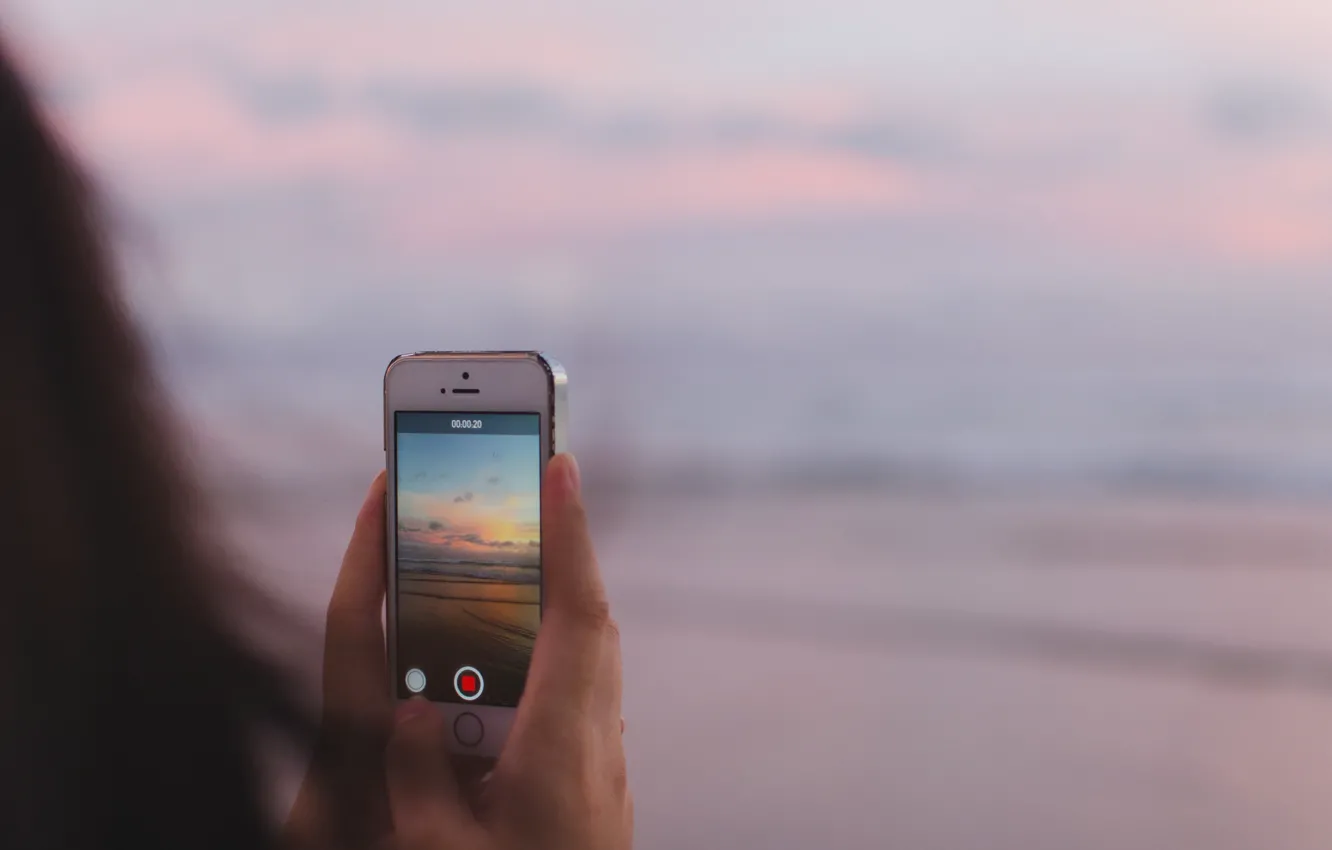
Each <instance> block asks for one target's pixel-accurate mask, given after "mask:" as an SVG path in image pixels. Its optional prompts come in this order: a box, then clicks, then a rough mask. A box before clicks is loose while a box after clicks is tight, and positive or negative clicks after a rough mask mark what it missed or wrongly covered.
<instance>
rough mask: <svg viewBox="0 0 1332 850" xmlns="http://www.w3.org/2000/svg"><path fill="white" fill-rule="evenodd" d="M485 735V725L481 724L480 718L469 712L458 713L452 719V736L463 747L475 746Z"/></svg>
mask: <svg viewBox="0 0 1332 850" xmlns="http://www.w3.org/2000/svg"><path fill="white" fill-rule="evenodd" d="M485 736H486V727H485V726H483V725H482V724H481V718H479V717H477V716H476V715H475V714H472V713H471V712H468V713H466V714H459V715H458V719H457V720H454V721H453V737H454V738H456V739H457V740H458V743H460V744H462V745H463V746H464V747H475V746H476V745H477V744H479V743H481V739H482V738H484V737H485Z"/></svg>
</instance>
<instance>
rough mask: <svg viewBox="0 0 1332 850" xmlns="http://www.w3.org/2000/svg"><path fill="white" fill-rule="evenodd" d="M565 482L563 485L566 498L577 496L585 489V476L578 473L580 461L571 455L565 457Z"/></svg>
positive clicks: (563, 471)
mask: <svg viewBox="0 0 1332 850" xmlns="http://www.w3.org/2000/svg"><path fill="white" fill-rule="evenodd" d="M562 474H563V475H564V480H563V482H561V483H562V486H563V489H564V494H565V495H566V496H577V495H578V493H579V492H580V491H581V490H582V489H583V474H582V473H581V472H579V471H578V459H577V458H575V457H574V456H573V455H571V454H566V455H565V456H564V468H563V470H562Z"/></svg>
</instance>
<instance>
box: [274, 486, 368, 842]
mask: <svg viewBox="0 0 1332 850" xmlns="http://www.w3.org/2000/svg"><path fill="white" fill-rule="evenodd" d="M384 488H385V474H384V473H382V472H381V473H380V474H379V475H378V476H376V477H375V480H374V482H372V483H371V485H370V492H369V493H367V494H366V497H365V502H364V504H362V505H361V510H360V513H359V514H358V515H357V517H356V527H355V529H354V530H353V532H352V538H351V542H350V543H349V544H348V545H347V552H346V554H345V555H344V556H343V559H342V569H341V570H340V571H339V572H338V580H337V584H336V586H335V587H334V589H333V596H332V599H330V601H329V604H328V614H327V618H326V628H325V632H324V671H323V693H324V700H323V711H322V714H321V720H320V724H319V729H318V738H317V740H316V741H315V749H314V753H313V757H312V759H311V763H310V767H309V769H308V770H307V772H306V776H305V780H304V782H302V784H301V788H300V791H299V792H298V793H297V796H296V802H295V804H294V805H293V806H292V810H291V814H290V815H289V816H288V818H287V823H286V824H285V825H284V827H283V829H282V835H281V841H282V845H283V846H284V847H287V848H293V850H295V849H296V848H299V849H300V850H304V848H310V850H314V848H318V849H319V850H329V848H362V847H370V846H374V845H376V844H379V843H380V842H381V841H382V840H383V839H384V838H386V837H387V836H388V834H389V831H390V829H391V822H390V817H389V810H388V800H387V796H386V792H385V786H384V746H385V744H386V742H387V740H388V737H389V732H390V730H391V728H392V724H393V702H392V699H391V696H390V690H389V684H388V661H387V659H386V655H385V647H384V624H383V610H384V582H385V562H384V559H385V552H386V545H387V541H386V539H385V537H384V535H385V533H386V530H385V506H384Z"/></svg>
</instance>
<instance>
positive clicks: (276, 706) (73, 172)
mask: <svg viewBox="0 0 1332 850" xmlns="http://www.w3.org/2000/svg"><path fill="white" fill-rule="evenodd" d="M114 278H115V275H114V272H113V264H112V263H111V261H110V255H109V251H108V248H107V240H106V238H105V234H104V232H103V216H102V214H101V211H100V209H99V205H98V202H97V200H96V198H95V194H94V192H93V191H92V190H91V189H90V184H89V180H88V178H87V177H86V176H85V174H84V173H83V172H82V171H81V170H80V169H79V168H78V167H77V166H76V164H75V162H74V160H73V158H72V157H71V156H70V154H69V153H68V151H67V150H66V149H65V148H64V146H63V145H62V144H61V142H60V140H59V139H58V137H57V136H56V134H55V133H54V132H53V130H52V128H51V127H50V126H49V124H48V123H47V122H46V121H45V120H44V118H43V117H42V115H41V114H40V112H39V110H38V108H37V106H36V103H35V99H34V97H33V95H32V93H31V91H30V90H29V88H28V87H27V86H26V85H25V83H24V81H23V80H22V78H21V77H20V76H19V74H18V72H17V70H16V69H15V68H14V67H13V65H12V64H11V62H10V61H9V59H8V57H7V55H6V53H5V51H4V49H3V47H2V46H0V486H3V488H4V489H5V490H7V491H8V492H7V494H6V495H5V497H4V498H0V789H3V792H0V847H6V848H16V850H17V848H24V850H27V848H73V847H79V848H112V847H115V848H122V847H123V848H159V847H167V846H170V847H189V848H223V847H225V848H262V847H264V846H268V845H270V844H271V843H272V842H273V838H272V836H273V832H274V831H273V829H272V824H271V819H270V817H269V815H268V814H267V808H266V802H265V796H266V795H265V790H266V789H265V783H264V782H263V781H262V776H261V771H260V766H259V763H258V759H257V757H256V744H257V740H256V736H258V735H260V734H261V733H262V732H263V731H264V730H265V729H266V728H269V727H272V728H276V729H279V730H286V731H294V730H297V729H303V728H305V724H304V721H303V719H302V718H301V713H300V712H299V711H298V710H297V709H296V708H295V707H294V706H295V705H296V703H295V701H294V700H292V699H291V698H290V697H289V695H288V694H287V693H286V685H285V681H286V680H285V678H284V677H283V676H281V675H279V673H278V671H277V670H276V669H275V668H274V667H273V666H271V665H270V664H269V663H267V662H266V661H265V660H264V659H263V658H262V657H261V656H260V655H259V654H258V653H257V652H255V651H254V650H253V649H252V648H251V647H250V646H249V644H248V643H247V641H246V640H244V639H243V638H242V637H241V635H240V634H239V631H238V629H236V628H235V627H234V626H233V625H231V624H230V623H229V621H228V618H227V617H226V616H225V612H224V611H223V610H222V609H223V605H222V602H221V601H220V600H222V599H225V598H228V597H229V595H230V594H231V591H232V590H233V589H234V588H233V587H232V584H231V582H230V580H229V579H228V575H229V573H228V571H227V570H226V569H225V568H224V566H225V565H224V564H223V559H222V558H221V556H220V555H219V550H218V549H217V547H215V546H214V544H213V543H212V542H211V541H210V539H209V536H208V535H207V534H205V533H204V530H203V523H204V518H205V516H206V514H205V512H204V505H203V500H202V498H201V492H200V490H198V489H197V488H196V487H195V486H194V485H193V484H192V483H191V480H190V477H189V476H188V475H186V474H185V465H184V463H183V460H182V454H181V451H180V448H179V446H178V445H177V441H176V439H175V436H174V434H173V433H172V427H171V425H170V423H169V420H168V418H167V416H166V412H165V411H166V408H165V405H164V403H163V401H164V400H163V393H162V391H161V389H160V388H159V386H158V384H157V383H156V382H155V379H154V376H153V372H152V368H151V363H150V358H149V356H148V353H147V351H146V349H145V346H144V345H143V344H142V342H141V341H140V339H139V338H138V336H137V335H136V333H135V329H134V327H133V324H132V323H131V321H130V319H129V316H128V313H127V309H126V305H125V303H124V302H123V301H122V297H121V294H120V292H119V289H118V287H117V286H116V281H115V279H114Z"/></svg>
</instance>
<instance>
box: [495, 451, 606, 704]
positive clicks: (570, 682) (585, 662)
mask: <svg viewBox="0 0 1332 850" xmlns="http://www.w3.org/2000/svg"><path fill="white" fill-rule="evenodd" d="M541 502H542V509H541V525H542V527H541V550H542V551H541V561H542V563H541V572H542V595H543V597H544V599H543V602H544V610H543V611H542V616H541V630H540V631H539V632H538V633H537V640H536V647H535V650H534V653H533V657H532V669H531V671H530V673H529V677H528V694H530V696H528V695H527V694H525V695H524V698H523V705H520V707H519V717H518V723H519V726H520V727H521V726H526V725H528V724H529V723H534V722H535V723H540V722H541V721H542V720H547V721H554V722H556V723H558V724H560V725H564V724H566V723H567V722H569V719H570V717H571V716H572V717H574V718H582V719H586V718H588V717H589V716H590V718H591V719H593V720H594V721H598V722H599V721H603V720H604V721H605V722H610V719H611V718H610V715H611V714H612V713H613V714H614V718H613V720H614V722H615V723H617V724H618V723H619V716H620V706H619V669H618V666H619V640H618V633H617V631H616V627H615V622H614V621H613V620H612V619H611V617H610V605H609V603H608V602H607V601H606V588H605V586H604V585H603V584H602V580H601V570H600V568H599V567H598V566H597V558H596V553H595V552H594V551H593V547H592V539H591V536H590V535H589V533H588V529H587V517H586V513H585V511H584V509H583V501H582V496H581V494H580V476H579V473H578V465H577V463H576V462H575V461H574V459H573V456H572V455H567V454H565V455H559V456H557V457H555V458H554V459H553V460H552V461H551V462H550V465H549V466H548V467H547V472H546V481H545V486H544V489H543V492H542V499H541ZM603 715H604V716H603Z"/></svg>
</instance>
